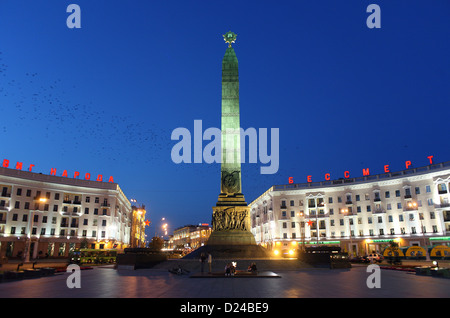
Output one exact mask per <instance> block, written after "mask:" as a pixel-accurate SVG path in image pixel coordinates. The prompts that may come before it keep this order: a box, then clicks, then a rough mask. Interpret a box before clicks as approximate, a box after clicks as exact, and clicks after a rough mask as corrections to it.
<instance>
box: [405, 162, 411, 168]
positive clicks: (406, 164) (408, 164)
mask: <svg viewBox="0 0 450 318" xmlns="http://www.w3.org/2000/svg"><path fill="white" fill-rule="evenodd" d="M410 165H411V161H409V160H407V161H405V166H406V169H408V168H409V166H410Z"/></svg>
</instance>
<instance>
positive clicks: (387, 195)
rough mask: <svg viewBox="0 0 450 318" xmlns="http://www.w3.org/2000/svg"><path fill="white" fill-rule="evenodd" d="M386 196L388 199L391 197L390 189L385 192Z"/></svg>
mask: <svg viewBox="0 0 450 318" xmlns="http://www.w3.org/2000/svg"><path fill="white" fill-rule="evenodd" d="M384 197H385V198H386V199H388V198H390V197H391V194H390V193H389V191H386V192H385V193H384Z"/></svg>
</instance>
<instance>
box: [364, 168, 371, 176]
mask: <svg viewBox="0 0 450 318" xmlns="http://www.w3.org/2000/svg"><path fill="white" fill-rule="evenodd" d="M368 175H370V173H369V168H366V169H363V176H368Z"/></svg>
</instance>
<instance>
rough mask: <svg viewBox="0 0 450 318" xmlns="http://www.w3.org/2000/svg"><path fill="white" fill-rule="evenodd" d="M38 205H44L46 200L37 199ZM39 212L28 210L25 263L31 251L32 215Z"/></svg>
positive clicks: (28, 259)
mask: <svg viewBox="0 0 450 318" xmlns="http://www.w3.org/2000/svg"><path fill="white" fill-rule="evenodd" d="M38 201H39V203H45V202H47V198H39V199H38ZM35 212H40V211H39V209H37V210H32V211H31V210H30V220H29V221H28V224H29V229H28V244H27V249H26V251H25V263H28V262H29V261H30V249H31V234H32V233H31V232H32V230H33V223H34V213H35Z"/></svg>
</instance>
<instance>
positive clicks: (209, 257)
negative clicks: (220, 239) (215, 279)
mask: <svg viewBox="0 0 450 318" xmlns="http://www.w3.org/2000/svg"><path fill="white" fill-rule="evenodd" d="M208 266H209V273H210V274H211V272H212V270H211V267H212V255H211V253H208Z"/></svg>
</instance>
